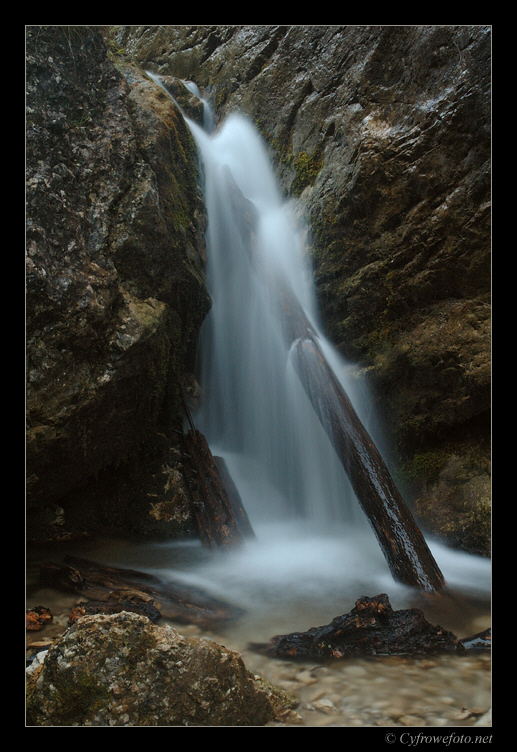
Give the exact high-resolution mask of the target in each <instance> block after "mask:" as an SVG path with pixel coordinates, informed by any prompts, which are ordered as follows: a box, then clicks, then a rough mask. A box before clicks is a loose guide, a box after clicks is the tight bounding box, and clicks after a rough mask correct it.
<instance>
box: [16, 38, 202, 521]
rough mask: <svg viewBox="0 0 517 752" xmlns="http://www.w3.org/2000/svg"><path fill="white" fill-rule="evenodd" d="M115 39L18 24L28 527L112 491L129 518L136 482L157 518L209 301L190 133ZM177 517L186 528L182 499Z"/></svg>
mask: <svg viewBox="0 0 517 752" xmlns="http://www.w3.org/2000/svg"><path fill="white" fill-rule="evenodd" d="M108 47H109V48H110V50H112V47H111V46H110V43H109V39H108V38H106V37H105V32H104V30H101V29H95V28H91V27H62V26H50V27H40V26H30V27H28V28H27V158H26V164H27V225H28V227H27V276H26V280H27V295H26V301H27V307H26V322H27V323H26V347H27V415H28V429H27V478H28V482H27V499H28V521H29V529H30V530H31V529H34V530H36V531H41V530H42V529H43V528H44V527H45V521H46V520H47V518H48V520H50V521H52V518H53V517H54V515H55V509H56V508H58V509H61V510H63V509H64V510H65V513H66V514H65V517H66V518H67V519H68V509H69V508H72V507H74V508H75V509H77V510H79V511H80V513H81V514H82V515H83V517H84V516H85V514H86V513H87V511H88V510H89V511H90V513H91V515H92V516H93V518H96V519H97V520H98V521H99V522H100V523H101V524H102V523H104V524H106V520H105V519H104V520H103V519H102V518H103V515H102V514H100V513H99V509H106V508H107V507H108V506H109V505H110V504H111V506H112V511H113V518H112V519H113V520H114V521H117V522H121V523H123V524H125V525H126V526H127V524H128V522H127V519H122V518H120V514H122V515H125V514H126V512H127V510H128V509H130V508H131V506H132V501H133V499H134V497H135V494H136V493H137V491H138V493H140V500H143V501H142V502H141V503H140V501H139V503H138V504H136V501H135V504H136V505H137V506H138V505H139V506H140V507H141V506H142V504H143V505H144V506H145V508H146V510H147V519H148V520H149V525H150V526H151V527H152V525H151V523H152V522H153V520H154V521H156V519H155V518H156V516H159V513H158V512H156V510H157V509H158V508H159V507H158V506H157V505H160V504H161V505H162V506H161V509H162V510H163V503H165V502H167V503H168V502H170V501H171V500H172V499H173V495H171V494H169V495H168V496H167V494H165V492H164V489H165V488H170V487H171V482H170V479H171V477H172V476H174V475H175V472H174V452H173V451H172V449H171V447H170V441H167V438H166V437H165V436H166V434H167V432H168V431H170V430H171V427H174V426H176V427H177V425H178V420H180V415H181V408H180V398H179V393H178V385H179V384H180V383H187V382H189V381H190V382H191V381H192V379H191V377H190V376H189V372H190V371H192V369H193V361H194V353H195V346H196V341H197V335H198V331H199V327H200V325H201V322H202V321H203V318H204V316H205V315H206V313H207V311H208V310H209V306H210V301H209V295H208V292H207V289H206V287H205V282H204V261H205V259H204V228H205V221H206V219H205V213H204V205H203V201H202V196H201V193H200V188H199V175H198V167H197V153H196V148H195V144H194V142H193V140H192V137H191V134H190V131H189V130H188V128H187V126H186V124H185V122H184V119H183V117H182V115H181V113H180V111H179V109H178V108H177V107H176V106H175V105H174V104H173V102H172V101H171V99H170V98H169V97H168V96H167V95H166V94H165V92H163V91H162V90H161V89H160V88H159V87H158V86H157V85H156V84H155V83H153V82H152V81H151V80H150V79H149V78H148V77H147V76H146V75H145V73H143V72H141V71H138V70H137V69H135V68H133V67H131V66H127V65H123V64H122V62H120V63H119V62H117V60H116V58H114V59H113V60H112V55H111V54H109V53H108ZM115 62H116V64H115ZM178 85H180V86H181V83H179V84H178ZM185 92H186V90H185ZM186 94H188V92H186ZM160 453H161V454H160ZM159 454H160V456H158V455H159ZM153 462H154V464H153ZM137 466H141V467H142V468H144V471H145V472H147V473H148V474H149V475H150V477H152V478H154V479H156V480H155V482H154V485H155V487H149V486H148V485H147V484H146V483H144V482H140V481H139V479H138V478H137V477H136V475H135V470H136V468H137ZM151 470H152V472H151ZM117 473H118V477H119V478H120V479H122V481H123V482H125V483H126V484H127V485H126V488H125V489H124V491H123V492H120V491H119V490H117V484H116V483H115V476H116V475H117ZM100 482H102V483H103V484H104V486H103V489H102V491H99V493H98V497H99V502H98V504H96V499H95V494H94V492H93V490H92V489H99V488H100V486H99V483H100ZM176 486H177V484H176ZM88 487H90V490H89V492H83V490H84V489H87V488H88ZM176 491H178V489H177V488H176ZM83 493H85V494H86V495H83ZM74 494H75V495H76V498H75V499H73V496H74ZM77 495H78V496H77ZM85 501H86V502H87V503H84V502H85ZM152 504H154V506H152ZM56 505H57V507H56ZM117 510H118V513H119V518H120V519H118V518H117V519H116V517H117V514H116V513H117ZM121 510H122V511H121ZM152 510H154V512H155V517H154V518H153V517H152V515H151V511H152ZM126 516H127V515H126ZM170 520H171V522H172V527H173V528H174V529H176V530H177V529H182V527H184V526H185V514H184V510H182V509H179V511H178V509H176V510H175V514H173V515H171V516H170ZM82 522H85V524H86V525H87V523H86V521H85V520H83V521H82ZM81 524H82V523H81ZM157 524H158V526H160V525H161V524H162V523H161V522H157ZM138 527H139V529H145V525H141V524H140V525H139V526H138ZM162 527H163V525H162Z"/></svg>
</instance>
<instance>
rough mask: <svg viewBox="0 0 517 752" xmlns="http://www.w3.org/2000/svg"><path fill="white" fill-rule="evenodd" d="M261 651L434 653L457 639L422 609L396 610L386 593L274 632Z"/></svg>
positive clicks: (298, 654)
mask: <svg viewBox="0 0 517 752" xmlns="http://www.w3.org/2000/svg"><path fill="white" fill-rule="evenodd" d="M255 648H258V649H259V650H260V652H263V653H265V654H266V655H269V656H271V657H274V658H301V659H303V658H311V659H312V658H319V659H326V658H328V659H338V660H339V659H342V658H349V657H351V656H368V655H431V654H434V653H442V652H450V651H456V650H458V640H457V638H456V637H455V636H454V635H453V634H452V632H448V631H446V630H445V629H443V628H442V627H440V626H434V625H432V624H429V622H428V621H427V620H426V619H425V617H424V614H423V612H422V611H421V610H420V609H418V608H410V609H403V610H400V611H394V610H393V608H392V606H391V603H390V601H389V598H388V596H387V595H386V594H384V593H381V594H380V595H377V596H375V597H374V598H370V597H367V596H363V597H362V598H359V599H358V600H357V601H356V604H355V608H353V609H352V611H350V613H348V614H344V615H343V616H337V617H336V618H335V619H333V620H332V621H331V623H330V624H328V625H326V626H323V627H313V628H311V629H308V630H307V631H306V632H292V633H290V634H286V635H277V636H276V637H272V638H271V640H270V642H269V644H268V645H265V646H259V645H256V646H255Z"/></svg>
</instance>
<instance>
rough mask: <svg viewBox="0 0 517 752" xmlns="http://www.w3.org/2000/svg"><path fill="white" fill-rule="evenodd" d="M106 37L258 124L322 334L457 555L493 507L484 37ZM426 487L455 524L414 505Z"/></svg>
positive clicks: (487, 42)
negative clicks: (350, 371) (363, 393)
mask: <svg viewBox="0 0 517 752" xmlns="http://www.w3.org/2000/svg"><path fill="white" fill-rule="evenodd" d="M117 38H118V39H119V41H120V43H121V44H124V45H125V47H126V51H127V52H128V54H129V55H131V56H132V57H133V58H134V59H136V60H139V61H140V62H142V63H145V64H146V65H151V66H152V68H153V70H155V71H157V72H161V73H167V74H171V75H175V76H180V77H182V78H191V79H193V80H195V81H196V83H197V84H198V85H200V86H201V87H204V94H205V96H207V97H211V98H212V100H213V102H214V104H215V106H216V109H217V112H218V114H219V115H220V116H223V115H224V114H225V113H227V112H229V111H231V110H233V109H240V110H241V111H243V112H245V113H246V114H248V115H249V116H250V117H251V118H252V119H253V120H254V122H255V123H256V125H257V126H258V128H259V129H260V130H261V132H262V133H263V135H264V137H265V139H266V140H267V142H268V144H269V146H270V149H271V154H272V156H273V159H274V161H275V164H276V166H277V171H278V176H279V180H280V181H281V183H282V185H283V186H284V189H285V192H286V195H287V196H289V197H291V198H292V199H294V200H296V201H297V202H298V204H299V208H300V213H301V215H302V216H303V217H304V219H305V221H306V222H307V223H308V227H309V238H310V249H309V250H310V252H311V253H312V257H313V260H314V270H315V279H316V286H317V293H318V297H319V301H320V306H321V312H322V320H323V324H324V327H325V328H326V330H327V333H328V335H329V337H330V338H331V340H332V341H333V342H334V344H335V345H336V346H337V348H338V349H339V350H340V351H341V352H342V353H343V355H344V356H345V357H346V358H347V359H348V360H349V361H351V362H352V363H354V364H356V367H357V373H358V375H360V376H362V377H363V378H365V380H366V383H367V384H368V386H369V388H370V390H371V394H372V398H373V400H374V401H375V403H376V406H377V412H378V414H379V416H380V418H381V420H382V423H383V427H384V430H385V431H386V434H387V436H388V438H389V443H390V444H391V445H392V446H393V447H394V449H395V455H396V456H395V457H394V458H393V461H394V462H396V464H397V469H398V472H399V480H400V482H401V483H406V486H407V489H408V493H409V494H410V495H411V496H412V498H413V499H414V500H418V502H419V510H420V512H421V514H422V515H423V517H424V519H426V520H427V521H428V522H429V524H430V525H431V526H432V527H433V528H434V529H439V531H440V532H441V533H443V534H444V535H446V536H449V537H450V538H451V540H453V541H454V543H456V544H459V545H465V546H466V547H469V546H470V545H471V544H470V543H469V542H468V541H469V540H472V538H473V537H476V535H477V534H478V533H479V529H480V527H481V528H482V529H483V530H485V531H486V529H487V528H488V526H489V524H488V523H489V508H490V502H489V496H488V493H487V489H488V488H489V463H490V449H489V438H490V399H491V397H490V379H491V365H490V363H491V361H490V352H491V346H490V331H491V321H490V289H491V281H490V275H491V265H490V249H491V229H490V222H491V214H490V203H491V192H490V191H491V187H490V154H491V152H490V149H491V136H490V126H491V121H490V104H491V93H490V81H491V79H490V48H491V34H490V27H487V26H184V27H178V26H176V27H175V26H165V27H161V26H159V27H156V26H154V27H153V26H133V27H121V28H120V29H119V31H118V37H117ZM460 467H461V472H460V473H459V474H458V475H455V473H454V469H455V468H460ZM429 468H432V473H430V472H428V470H429ZM451 483H452V486H451ZM436 484H438V486H437V485H436ZM444 487H446V488H447V489H448V490H445V489H444ZM436 493H438V494H439V496H440V498H441V500H442V502H443V504H445V506H446V507H447V506H448V505H449V503H450V504H451V505H452V506H453V507H454V508H455V513H454V514H455V516H456V520H457V522H456V524H454V523H452V524H449V523H451V520H450V519H449V520H448V523H447V525H441V526H440V525H439V524H438V525H437V520H438V516H439V515H436V514H434V515H433V514H429V513H428V512H429V510H431V508H432V506H433V498H434V496H435V494H436ZM445 497H449V499H448V500H447V498H445ZM453 497H454V498H453ZM487 514H488V516H487ZM458 520H460V521H459V522H458ZM476 530H477V533H476ZM462 531H466V532H465V534H464V533H462ZM477 537H478V538H479V535H477ZM481 539H484V542H483V540H481ZM481 539H478V541H477V544H476V548H477V550H483V551H484V553H486V552H487V551H488V543H487V539H486V536H485V534H484V533H483V534H482V535H481Z"/></svg>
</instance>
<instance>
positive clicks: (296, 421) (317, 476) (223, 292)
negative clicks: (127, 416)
mask: <svg viewBox="0 0 517 752" xmlns="http://www.w3.org/2000/svg"><path fill="white" fill-rule="evenodd" d="M190 127H191V129H192V131H193V134H194V136H195V138H196V141H197V143H198V146H199V149H200V153H201V156H202V162H203V165H204V189H205V197H206V205H207V212H208V231H207V238H206V240H207V255H208V270H207V275H208V276H207V280H208V287H209V290H210V294H211V296H212V301H213V305H212V309H211V312H210V314H209V315H208V317H207V319H206V322H205V324H204V326H203V329H202V332H201V338H200V368H201V377H200V382H201V387H202V394H203V398H202V403H201V407H200V409H199V412H198V413H197V415H196V416H195V422H196V424H197V426H198V427H199V429H200V430H201V431H202V432H203V433H204V434H205V436H206V437H207V439H208V441H209V443H210V445H211V446H212V447H214V453H217V454H219V455H222V456H224V457H225V459H226V461H227V463H228V465H229V467H230V468H231V470H232V473H233V475H234V476H236V477H235V479H236V480H237V481H238V482H240V484H244V485H245V487H246V493H245V497H246V499H245V506H246V509H247V511H248V514H249V515H250V517H251V519H252V522H253V520H254V519H258V520H264V519H271V518H284V519H285V518H291V519H292V518H293V517H298V518H300V519H307V520H310V522H311V524H312V525H316V526H320V527H327V528H328V526H330V525H333V524H334V523H335V522H336V521H341V522H347V523H350V524H358V525H360V524H361V513H360V510H359V513H358V511H357V504H356V502H355V499H354V495H353V492H352V490H351V488H350V484H349V482H348V479H347V477H346V474H345V473H344V471H343V468H342V466H341V464H340V463H339V461H338V459H337V457H336V456H335V453H334V451H333V449H332V447H331V446H330V444H329V440H328V438H327V436H326V435H325V433H324V432H323V429H322V428H321V426H320V424H319V421H318V420H317V418H316V416H315V415H314V410H313V408H312V407H311V405H310V403H309V401H308V399H307V396H306V395H305V393H304V391H303V389H302V387H301V385H300V384H299V381H298V378H297V376H296V374H295V373H294V372H293V369H292V367H291V363H290V356H289V355H290V354H289V352H288V351H287V350H286V345H285V342H284V339H283V336H282V332H281V328H280V326H279V322H278V318H277V316H276V315H275V312H274V311H272V310H271V300H270V294H271V293H270V291H269V290H267V289H266V287H265V286H264V284H263V281H262V278H261V277H260V276H259V275H257V273H256V266H257V265H258V266H260V268H261V269H262V270H264V269H265V270H267V272H268V273H269V272H270V273H272V274H273V273H276V272H278V271H279V272H281V273H282V275H283V276H285V277H286V278H288V279H289V280H290V283H291V285H292V288H293V290H294V292H295V295H296V298H297V301H298V302H299V303H300V304H301V306H302V308H303V310H304V312H305V314H306V316H307V318H308V320H309V321H310V322H311V325H312V327H313V328H314V330H315V331H318V326H317V312H316V307H315V300H314V290H313V287H312V281H311V269H310V265H309V263H308V260H307V258H306V254H305V253H304V231H303V227H302V228H300V227H299V226H298V224H297V222H296V220H295V216H294V213H293V210H292V207H291V205H290V204H289V202H287V201H285V200H284V199H283V197H282V195H281V193H280V190H279V188H278V186H277V183H276V180H275V176H274V173H273V170H272V167H271V163H270V159H269V155H268V153H267V150H266V148H265V145H264V144H263V142H262V140H261V138H260V137H259V135H258V134H257V132H256V131H255V129H254V128H253V126H252V125H251V124H250V122H249V121H248V120H246V119H245V118H244V117H242V116H240V115H231V116H230V117H229V118H228V119H227V120H226V122H225V123H224V124H223V126H222V127H221V128H220V130H218V131H217V132H216V133H215V134H212V135H207V134H206V133H205V132H204V131H203V130H202V129H201V128H199V127H198V126H196V124H193V123H190ZM228 170H229V172H230V174H231V176H232V180H231V181H228V180H227V179H225V176H226V174H227V171H228ZM234 183H235V184H236V185H237V187H238V189H239V190H240V191H241V192H242V195H243V196H244V197H245V199H247V200H248V201H250V202H251V204H252V206H253V208H254V211H255V216H256V236H255V237H254V243H253V253H254V262H255V263H252V261H251V259H250V256H249V251H248V249H247V248H246V247H245V246H246V240H245V238H243V236H242V231H241V225H242V218H241V217H239V216H236V215H235V212H236V210H238V208H239V207H237V209H236V207H235V205H234V204H235V202H234V201H232V195H231V192H232V191H234V190H235V187H234ZM319 336H320V337H321V339H322V340H323V337H322V335H321V334H320V335H319ZM325 346H326V347H328V343H326V344H325ZM342 369H343V371H344V364H343V365H342ZM347 388H349V385H347Z"/></svg>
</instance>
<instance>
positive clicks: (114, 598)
mask: <svg viewBox="0 0 517 752" xmlns="http://www.w3.org/2000/svg"><path fill="white" fill-rule="evenodd" d="M64 561H65V565H64V566H60V565H58V564H55V563H53V562H47V563H45V564H43V565H41V567H40V580H41V581H42V583H44V584H46V585H50V586H52V587H56V588H57V589H59V590H66V591H68V592H73V593H78V594H80V595H81V596H82V597H85V598H87V599H88V600H89V601H91V602H102V603H106V604H108V603H110V604H113V603H116V602H127V603H134V604H148V605H149V609H150V611H152V612H153V613H154V611H155V610H157V611H158V612H159V613H160V614H161V616H162V617H163V618H165V619H170V620H171V621H175V622H178V623H180V624H197V625H198V626H201V627H203V628H210V629H211V628H218V627H220V626H222V625H224V624H227V623H230V622H232V621H234V620H236V619H238V618H239V617H240V616H242V614H243V611H242V610H241V609H240V608H237V607H235V606H232V605H231V604H228V603H225V602H224V601H221V600H219V599H218V598H214V597H212V596H211V595H209V594H207V593H205V592H204V591H203V590H200V589H199V588H196V587H194V586H190V585H185V584H183V583H178V582H171V581H162V580H160V579H159V578H158V577H155V576H153V575H150V574H148V573H146V572H139V571H137V570H132V569H123V568H118V567H112V566H107V565H105V564H99V563H98V562H94V561H90V560H88V559H83V558H81V557H77V556H66V557H65V559H64ZM106 608H107V610H109V608H110V607H109V606H107V607H106Z"/></svg>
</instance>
